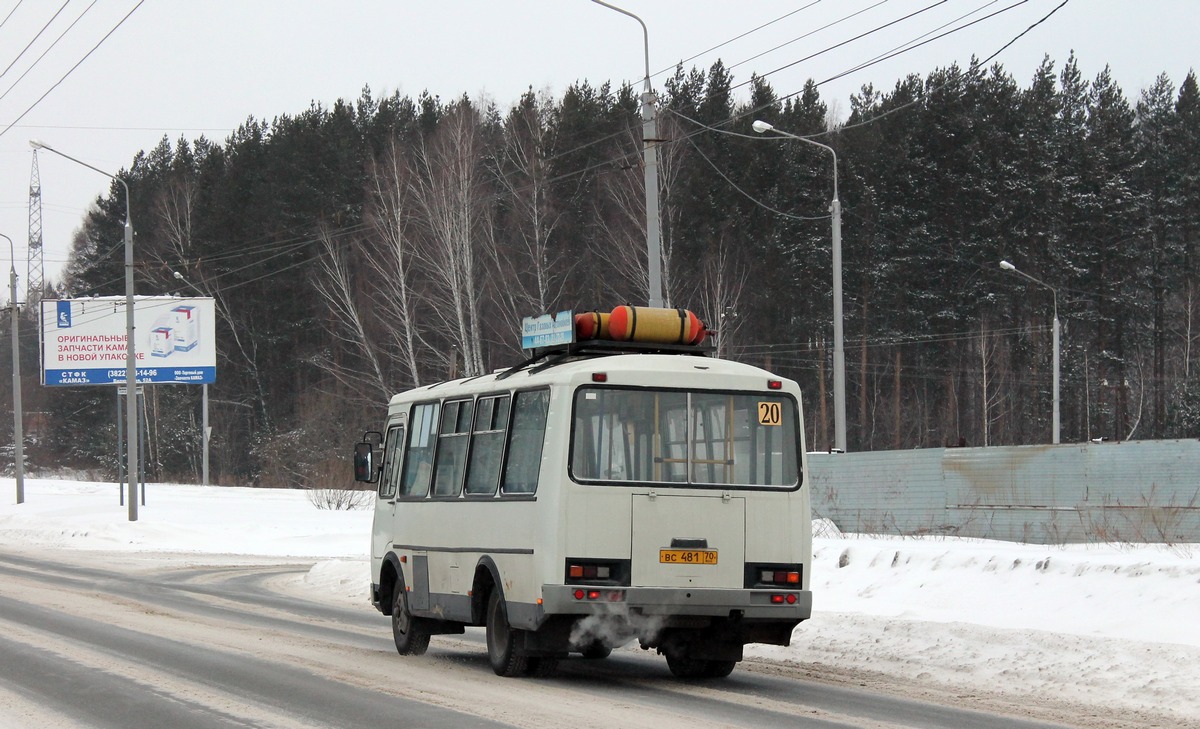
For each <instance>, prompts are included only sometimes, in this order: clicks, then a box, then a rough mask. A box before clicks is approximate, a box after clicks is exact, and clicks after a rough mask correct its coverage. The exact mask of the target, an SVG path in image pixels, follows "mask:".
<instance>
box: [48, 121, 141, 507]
mask: <svg viewBox="0 0 1200 729" xmlns="http://www.w3.org/2000/svg"><path fill="white" fill-rule="evenodd" d="M29 146H31V147H33V148H34V149H44V150H46V151H47V152H53V153H54V154H56V155H58V156H59V157H62V158H64V159H68V160H70V161H72V162H74V163H75V164H77V165H82V166H83V167H86V168H88V169H89V170H92V171H93V172H99V173H100V174H102V175H104V176H105V177H107V178H109V179H111V180H115V181H117V182H119V183H121V187H123V188H125V428H126V431H125V433H126V437H125V447H126V448H127V449H128V450H127V451H126V454H127V455H126V463H127V464H128V467H127V470H126V475H127V477H128V479H129V482H128V490H129V499H128V503H129V521H137V518H138V500H137V481H138V448H137V443H138V416H137V356H136V354H135V352H134V337H133V334H134V325H133V222H132V218H131V217H130V214H129V207H130V206H129V185H127V184H125V180H122V179H121V178H120V177H117V176H116V175H111V174H109V173H107V172H105V171H104V170H102V169H100V168H99V167H93V166H92V165H90V164H88V163H87V162H84V161H83V160H78V159H75V158H74V157H72V156H70V155H68V154H63V153H62V152H59V151H58V150H57V149H55V148H54V147H51V146H49V145H47V144H45V143H44V142H40V141H38V140H36V139H31V140H29Z"/></svg>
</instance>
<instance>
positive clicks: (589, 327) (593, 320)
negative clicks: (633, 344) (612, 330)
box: [575, 311, 609, 342]
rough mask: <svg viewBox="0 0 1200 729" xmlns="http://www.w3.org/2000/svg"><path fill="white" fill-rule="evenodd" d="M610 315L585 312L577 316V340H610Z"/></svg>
mask: <svg viewBox="0 0 1200 729" xmlns="http://www.w3.org/2000/svg"><path fill="white" fill-rule="evenodd" d="M608 318H609V315H608V314H607V313H605V312H599V311H585V312H584V313H582V314H576V315H575V338H576V339H577V340H579V341H581V342H582V341H584V340H588V339H608V338H609V336H608Z"/></svg>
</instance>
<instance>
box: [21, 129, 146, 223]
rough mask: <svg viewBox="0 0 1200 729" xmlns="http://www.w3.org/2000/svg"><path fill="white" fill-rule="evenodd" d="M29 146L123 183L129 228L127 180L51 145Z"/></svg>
mask: <svg viewBox="0 0 1200 729" xmlns="http://www.w3.org/2000/svg"><path fill="white" fill-rule="evenodd" d="M29 146H30V147H33V148H34V149H44V150H46V151H47V152H53V153H54V154H57V155H58V156H59V157H63V158H65V159H69V160H71V161H72V162H74V163H75V164H77V165H82V166H84V167H86V168H88V169H89V170H91V171H93V172H99V173H100V174H102V175H104V176H105V177H107V178H109V179H110V180H116V181H117V182H119V183H121V187H123V188H125V226H126V227H129V220H130V217H129V185H128V184H126V182H125V180H122V179H121V178H120V177H117V176H116V175H114V174H111V173H109V172H105V171H104V170H102V169H100V168H99V167H93V166H92V165H89V164H88V163H87V162H84V161H83V160H81V159H75V158H74V157H72V156H71V155H69V154H64V153H62V152H59V151H58V150H57V149H55V148H54V147H51V146H50V145H48V144H46V143H45V142H40V141H38V140H36V139H30V140H29Z"/></svg>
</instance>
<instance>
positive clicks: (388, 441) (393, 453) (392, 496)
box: [371, 418, 404, 574]
mask: <svg viewBox="0 0 1200 729" xmlns="http://www.w3.org/2000/svg"><path fill="white" fill-rule="evenodd" d="M403 452H404V420H403V418H401V420H400V421H399V422H396V423H393V424H392V425H391V427H389V428H388V431H387V436H386V437H385V438H384V442H383V472H382V473H381V474H380V476H379V484H378V485H379V490H378V491H377V493H376V498H375V520H374V523H373V526H372V529H371V559H372V562H378V561H379V560H381V559H383V557H384V555H386V554H387V553H388V550H389V549H391V546H392V537H393V535H394V534H395V521H396V490H397V488H398V487H399V485H400V461H401V455H402V454H403ZM376 574H378V570H376Z"/></svg>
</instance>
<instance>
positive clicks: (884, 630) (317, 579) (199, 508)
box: [0, 479, 1200, 727]
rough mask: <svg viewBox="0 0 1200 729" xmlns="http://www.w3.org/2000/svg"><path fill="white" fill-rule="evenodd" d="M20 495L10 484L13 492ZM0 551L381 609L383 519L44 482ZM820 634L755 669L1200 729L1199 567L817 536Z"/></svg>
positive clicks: (1148, 549) (1122, 549)
mask: <svg viewBox="0 0 1200 729" xmlns="http://www.w3.org/2000/svg"><path fill="white" fill-rule="evenodd" d="M11 487H12V481H11V479H8V480H7V481H5V480H2V479H0V492H4V491H7V493H12V491H11ZM26 496H27V501H26V503H25V504H22V505H16V504H13V503H11V501H10V502H8V503H5V504H0V546H9V547H12V548H16V549H22V550H30V549H33V550H39V549H85V550H91V551H96V552H172V553H182V554H186V555H192V556H194V557H197V558H199V557H201V556H203V555H212V556H215V555H239V556H241V557H244V558H247V559H255V560H256V561H257V560H260V559H263V558H287V560H288V561H289V562H296V561H298V560H304V561H312V562H314V566H313V567H312V568H311V570H310V571H309V572H308V573H307V574H306V575H305V577H304V580H303V590H304V592H305V594H306V596H308V597H310V598H312V597H315V596H323V597H324V599H327V600H329V601H331V602H339V603H345V604H352V605H361V606H362V608H363V609H364V610H369V609H371V608H370V606H369V604H368V603H367V594H366V592H367V586H368V584H369V582H370V568H369V559H368V549H369V539H370V532H371V512H370V511H328V510H321V509H317V508H316V507H315V506H314V505H313V504H312V503H311V502H310V501H309V500H308V499H307V498H306V496H305V494H304V492H299V491H272V490H260V489H250V488H205V487H197V486H180V485H170V484H151V485H150V487H149V492H148V494H147V505H146V506H145V507H143V508H142V509H141V516H140V519H139V521H137V522H133V523H131V522H128V521H127V519H126V511H125V508H124V507H122V506H120V504H119V502H118V491H117V487H116V486H115V485H114V484H98V483H81V482H71V481H50V480H38V479H30V480H28V481H27V482H26ZM817 527H818V530H817V531H818V534H820V535H821V536H818V537H816V538H815V539H814V550H813V553H814V558H813V570H812V590H813V596H814V614H813V619H812V620H810V621H807V622H805V623H803V624H801V625H800V626H799V627H798V628H797V629H796V632H795V633H794V635H793V641H792V645H791V646H790V647H788V648H775V647H770V646H752V647H750V648H748V649H747V658H748V659H750V660H751V661H770V662H775V663H778V664H783V665H794V666H798V667H802V668H803V671H804V672H805V673H807V674H809V675H813V676H814V677H817V678H820V676H821V675H822V674H823V673H825V674H828V675H831V676H843V677H844V676H854V675H864V674H865V673H867V672H869V673H871V674H873V675H876V676H882V677H884V678H885V679H886V678H887V677H891V679H892V680H893V682H894V686H902V687H917V689H918V690H919V689H920V687H928V688H930V690H937V691H941V692H943V693H950V694H958V695H961V696H964V697H977V696H988V697H998V698H999V699H1000V700H1002V701H1003V702H1004V703H1006V705H1007V706H1009V707H1010V708H1011V707H1012V706H1021V705H1022V702H1027V703H1029V704H1030V705H1035V704H1036V705H1039V706H1042V707H1047V706H1050V707H1057V708H1054V710H1053V711H1050V712H1049V713H1046V712H1042V713H1038V714H1037V715H1039V716H1042V717H1043V718H1045V717H1046V716H1053V715H1057V716H1061V717H1067V716H1072V714H1071V710H1072V707H1075V708H1077V709H1080V710H1081V711H1083V710H1084V709H1085V708H1088V709H1090V711H1089V712H1088V713H1090V714H1093V715H1094V716H1095V719H1094V720H1087V721H1086V722H1085V723H1086V724H1087V725H1090V726H1106V727H1107V726H1122V725H1130V726H1139V727H1144V726H1156V725H1161V726H1164V727H1167V726H1170V727H1184V726H1197V727H1200V691H1198V690H1197V688H1196V687H1197V686H1200V621H1197V620H1196V617H1197V616H1198V615H1200V549H1190V548H1188V545H1180V546H1176V547H1174V548H1171V547H1162V546H1152V545H1132V544H1117V545H1108V544H1104V545H1071V546H1042V545H1026V544H1011V543H1007V542H996V541H987V540H978V539H959V538H952V537H927V538H915V539H914V538H901V537H888V536H868V535H840V534H838V533H837V532H836V530H835V529H830V527H829V525H828V524H821V523H818V524H817Z"/></svg>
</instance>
